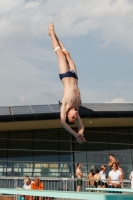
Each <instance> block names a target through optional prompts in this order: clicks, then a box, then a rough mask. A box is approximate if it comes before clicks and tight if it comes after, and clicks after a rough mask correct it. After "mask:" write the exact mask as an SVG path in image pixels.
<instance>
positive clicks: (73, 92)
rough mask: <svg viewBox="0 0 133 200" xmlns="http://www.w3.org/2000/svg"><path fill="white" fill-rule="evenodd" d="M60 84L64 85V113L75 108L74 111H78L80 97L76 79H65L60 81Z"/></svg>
mask: <svg viewBox="0 0 133 200" xmlns="http://www.w3.org/2000/svg"><path fill="white" fill-rule="evenodd" d="M62 82H63V84H64V95H63V101H62V102H63V105H62V106H64V107H65V111H66V112H68V111H69V110H70V109H71V108H75V110H76V111H78V109H79V106H80V104H81V96H80V91H79V88H78V81H77V79H75V78H73V77H66V78H63V79H62ZM64 104H65V105H64Z"/></svg>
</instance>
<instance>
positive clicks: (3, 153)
mask: <svg viewBox="0 0 133 200" xmlns="http://www.w3.org/2000/svg"><path fill="white" fill-rule="evenodd" d="M0 160H7V150H0Z"/></svg>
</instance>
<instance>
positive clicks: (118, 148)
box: [109, 144, 131, 154]
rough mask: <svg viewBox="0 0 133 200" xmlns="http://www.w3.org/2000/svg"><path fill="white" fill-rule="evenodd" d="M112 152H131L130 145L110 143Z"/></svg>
mask: <svg viewBox="0 0 133 200" xmlns="http://www.w3.org/2000/svg"><path fill="white" fill-rule="evenodd" d="M109 150H110V153H113V154H115V153H131V150H130V145H126V144H125V145H124V144H109Z"/></svg>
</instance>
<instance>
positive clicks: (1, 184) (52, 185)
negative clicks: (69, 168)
mask: <svg viewBox="0 0 133 200" xmlns="http://www.w3.org/2000/svg"><path fill="white" fill-rule="evenodd" d="M39 179H40V181H41V182H43V184H44V188H45V190H58V191H75V190H76V188H77V179H76V178H47V177H46V178H45V177H39ZM31 180H32V181H33V180H34V178H33V177H32V178H31ZM92 180H93V179H82V187H81V190H80V191H83V192H84V191H86V188H87V187H91V185H90V184H89V181H92ZM94 180H95V179H94ZM23 181H24V177H0V188H23V185H24V182H23ZM104 181H105V182H106V181H107V180H102V182H104ZM97 186H98V185H96V187H97ZM98 187H101V185H100V186H98ZM105 187H106V186H105ZM122 188H126V189H130V188H131V181H130V180H125V179H124V180H123V183H122Z"/></svg>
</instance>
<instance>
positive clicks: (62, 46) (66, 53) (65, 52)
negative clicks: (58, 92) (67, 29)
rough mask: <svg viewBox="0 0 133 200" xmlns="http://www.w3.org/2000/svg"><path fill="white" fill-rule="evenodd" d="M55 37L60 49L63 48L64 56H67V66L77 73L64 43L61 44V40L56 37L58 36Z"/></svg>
mask: <svg viewBox="0 0 133 200" xmlns="http://www.w3.org/2000/svg"><path fill="white" fill-rule="evenodd" d="M56 39H57V41H58V43H59V45H60V47H61V49H62V50H63V52H64V54H65V56H66V58H67V61H68V64H69V68H70V69H72V70H73V71H74V72H75V73H76V74H77V69H76V65H75V63H74V61H73V60H72V58H71V56H70V53H69V52H68V51H67V50H66V49H65V47H64V45H63V44H62V42H61V41H60V40H59V39H58V37H57V36H56Z"/></svg>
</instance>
